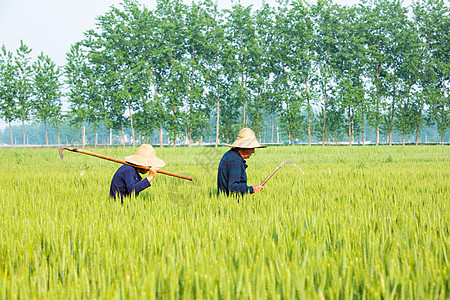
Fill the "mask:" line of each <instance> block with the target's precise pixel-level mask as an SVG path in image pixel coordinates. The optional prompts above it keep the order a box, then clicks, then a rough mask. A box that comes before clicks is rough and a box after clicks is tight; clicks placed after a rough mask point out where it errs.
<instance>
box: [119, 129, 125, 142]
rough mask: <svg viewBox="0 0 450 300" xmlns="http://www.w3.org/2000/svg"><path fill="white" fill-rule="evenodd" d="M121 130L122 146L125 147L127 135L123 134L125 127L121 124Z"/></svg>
mask: <svg viewBox="0 0 450 300" xmlns="http://www.w3.org/2000/svg"><path fill="white" fill-rule="evenodd" d="M120 129H121V131H122V144H123V146H124V147H125V134H124V133H123V125H122V124H120Z"/></svg>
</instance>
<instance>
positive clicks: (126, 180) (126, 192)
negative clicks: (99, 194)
mask: <svg viewBox="0 0 450 300" xmlns="http://www.w3.org/2000/svg"><path fill="white" fill-rule="evenodd" d="M149 186H150V182H149V181H148V179H147V178H144V179H142V178H141V176H140V175H139V173H138V171H137V170H136V169H135V168H133V167H132V166H128V165H123V166H121V167H120V168H119V169H118V170H117V171H116V173H115V174H114V176H113V179H112V181H111V188H110V189H109V195H110V196H111V197H113V198H114V199H116V196H117V195H118V194H120V200H121V202H122V203H123V198H124V197H127V196H130V195H131V193H133V192H134V194H135V195H136V196H138V195H139V193H140V192H141V191H143V190H144V189H146V188H148V187H149Z"/></svg>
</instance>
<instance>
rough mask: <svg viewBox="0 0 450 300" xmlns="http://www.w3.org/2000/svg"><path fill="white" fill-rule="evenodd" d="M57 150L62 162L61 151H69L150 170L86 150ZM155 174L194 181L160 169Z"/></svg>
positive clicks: (62, 148)
mask: <svg viewBox="0 0 450 300" xmlns="http://www.w3.org/2000/svg"><path fill="white" fill-rule="evenodd" d="M58 150H59V156H60V157H61V161H62V160H63V150H69V151H72V152H77V153H83V154H87V155H91V156H95V157H98V158H102V159H106V160H110V161H113V162H116V163H119V164H124V165H129V166H132V167H135V168H139V169H143V170H147V171H150V170H151V168H150V167H147V166H138V165H135V164H132V163H129V162H126V161H124V160H120V159H116V158H112V157H109V156H105V155H102V154H97V153H94V152H89V151H86V150H83V149H77V148H72V147H58ZM156 173H161V174H164V175H169V176H173V177H178V178H182V179H186V180H190V181H194V178H192V177H188V176H184V175H180V174H176V173H172V172H168V171H164V170H161V169H158V170H156Z"/></svg>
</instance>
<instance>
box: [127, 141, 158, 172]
mask: <svg viewBox="0 0 450 300" xmlns="http://www.w3.org/2000/svg"><path fill="white" fill-rule="evenodd" d="M125 161H126V162H129V163H132V164H135V165H138V166H147V167H155V168H161V167H164V166H165V165H166V163H165V162H163V161H162V160H161V159H159V158H157V157H156V153H155V149H153V147H152V145H149V144H142V145H141V146H140V147H139V148H138V150H137V152H136V154H135V155H130V156H127V157H125Z"/></svg>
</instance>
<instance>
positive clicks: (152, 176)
mask: <svg viewBox="0 0 450 300" xmlns="http://www.w3.org/2000/svg"><path fill="white" fill-rule="evenodd" d="M156 171H158V169H157V168H151V169H150V171H149V173H148V176H147V179H148V182H150V181H152V179H153V178H155V176H156Z"/></svg>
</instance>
